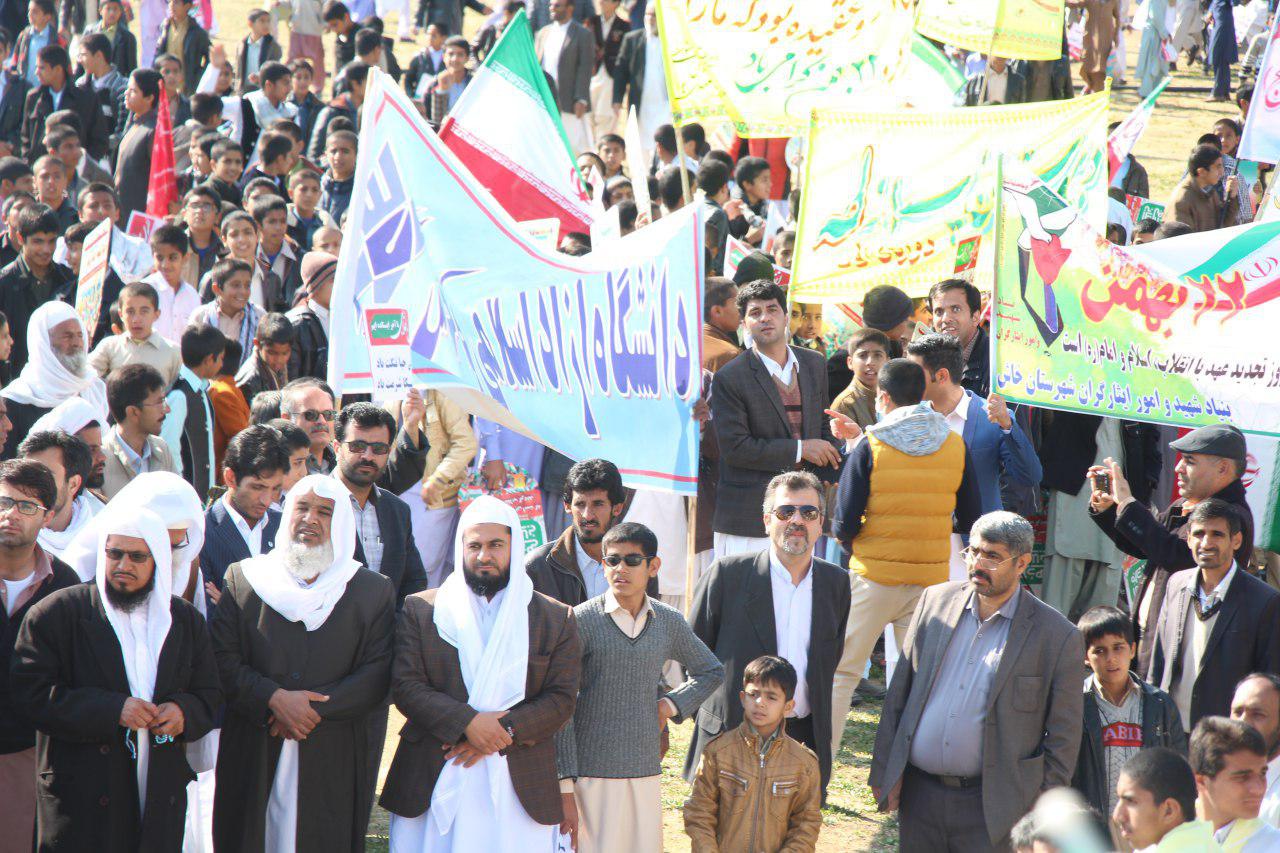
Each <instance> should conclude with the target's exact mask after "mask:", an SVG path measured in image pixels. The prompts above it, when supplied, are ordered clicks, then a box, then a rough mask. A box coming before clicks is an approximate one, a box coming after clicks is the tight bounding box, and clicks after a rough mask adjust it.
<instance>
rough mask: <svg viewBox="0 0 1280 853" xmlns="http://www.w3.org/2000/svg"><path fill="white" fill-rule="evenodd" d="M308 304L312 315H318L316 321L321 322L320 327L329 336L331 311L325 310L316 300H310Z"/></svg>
mask: <svg viewBox="0 0 1280 853" xmlns="http://www.w3.org/2000/svg"><path fill="white" fill-rule="evenodd" d="M307 304H308V305H310V306H311V313H312V314H315V315H316V319H318V320H319V321H320V326H321V327H322V328H323V329H324V333H325V334H326V335H327V334H329V309H328V308H325V307H324V306H323V305H321V304H320V303H319V302H316V301H315V300H314V299H308V300H307Z"/></svg>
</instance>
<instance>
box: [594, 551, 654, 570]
mask: <svg viewBox="0 0 1280 853" xmlns="http://www.w3.org/2000/svg"><path fill="white" fill-rule="evenodd" d="M651 559H653V558H652V557H646V556H645V555H644V554H610V555H609V556H607V557H605V558H604V561H603V562H604V564H605V565H606V566H608V567H609V568H611V569H616V568H617V567H618V566H620V565H622V564H623V563H626V564H627V568H629V569H634V568H636V567H638V566H641V565H643V564H645V563H647V562H649V561H650V560H651Z"/></svg>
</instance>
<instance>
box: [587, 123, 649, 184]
mask: <svg viewBox="0 0 1280 853" xmlns="http://www.w3.org/2000/svg"><path fill="white" fill-rule="evenodd" d="M596 153H597V154H599V155H600V162H601V163H604V179H605V180H606V181H607V180H608V179H609V178H612V177H615V176H617V175H623V174H625V171H624V169H623V167H624V166H625V165H626V163H627V142H626V140H625V139H623V138H622V137H621V136H619V135H618V134H616V133H606V134H605V135H604V136H601V137H600V144H599V145H597V146H596ZM641 177H642V178H643V177H644V176H643V175H641Z"/></svg>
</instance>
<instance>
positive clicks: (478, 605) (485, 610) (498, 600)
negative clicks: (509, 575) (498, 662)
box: [467, 589, 507, 646]
mask: <svg viewBox="0 0 1280 853" xmlns="http://www.w3.org/2000/svg"><path fill="white" fill-rule="evenodd" d="M506 594H507V591H506V589H500V590H498V592H497V593H496V594H495V595H494V596H493V598H485V597H484V596H482V595H476V594H475V593H474V592H472V591H471V590H467V595H468V596H470V598H471V609H472V611H473V612H474V613H475V614H476V627H477V628H479V629H480V638H481V639H482V640H484V644H485V645H486V646H487V645H489V635H490V634H492V633H493V623H494V622H496V621H498V610H499V609H501V607H502V599H503V598H504V597H506Z"/></svg>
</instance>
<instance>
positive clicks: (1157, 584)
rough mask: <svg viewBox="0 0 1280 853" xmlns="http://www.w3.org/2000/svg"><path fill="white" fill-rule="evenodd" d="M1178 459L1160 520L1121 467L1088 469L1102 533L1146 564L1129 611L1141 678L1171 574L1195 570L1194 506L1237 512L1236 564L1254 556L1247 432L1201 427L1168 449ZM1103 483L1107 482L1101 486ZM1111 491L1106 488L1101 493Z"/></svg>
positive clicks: (1096, 519)
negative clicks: (1211, 503)
mask: <svg viewBox="0 0 1280 853" xmlns="http://www.w3.org/2000/svg"><path fill="white" fill-rule="evenodd" d="M1169 447H1171V448H1172V449H1174V450H1176V451H1178V452H1179V453H1181V454H1182V457H1181V458H1180V459H1179V460H1178V464H1177V465H1176V466H1174V469H1173V470H1174V473H1175V474H1176V475H1177V479H1178V491H1179V493H1180V497H1178V499H1177V500H1175V501H1174V502H1173V503H1171V504H1170V505H1169V508H1168V509H1166V510H1164V511H1163V512H1161V513H1159V514H1154V513H1152V511H1151V509H1150V507H1147V506H1143V505H1142V504H1141V503H1139V502H1138V501H1137V500H1135V499H1134V497H1133V493H1132V491H1131V490H1130V488H1129V482H1128V481H1127V480H1126V479H1125V478H1124V473H1123V471H1122V470H1121V467H1120V465H1119V464H1118V463H1117V462H1116V461H1115V460H1114V459H1110V458H1108V459H1107V460H1106V461H1105V463H1104V464H1103V465H1099V466H1095V467H1093V468H1090V469H1089V478H1090V480H1091V481H1093V482H1094V491H1093V496H1092V498H1091V499H1090V501H1089V514H1090V515H1091V516H1093V520H1094V522H1095V523H1096V524H1097V525H1098V526H1099V527H1100V528H1102V531H1103V532H1104V533H1106V534H1107V536H1109V537H1111V540H1112V541H1113V542H1115V543H1116V545H1117V546H1118V547H1119V548H1120V550H1121V551H1124V552H1125V553H1126V554H1129V555H1130V556H1133V557H1137V558H1138V559H1141V560H1146V565H1145V566H1144V567H1143V572H1142V584H1141V586H1140V587H1139V589H1138V601H1137V604H1136V606H1135V607H1134V608H1133V634H1134V637H1136V638H1138V672H1139V673H1146V672H1147V671H1148V669H1149V668H1150V665H1151V649H1152V646H1153V642H1152V639H1153V638H1152V637H1149V636H1148V634H1147V632H1148V629H1150V630H1154V628H1155V625H1156V623H1157V622H1158V621H1159V619H1160V610H1161V607H1162V606H1163V604H1164V598H1165V586H1166V584H1167V583H1168V581H1169V576H1170V575H1171V574H1173V573H1174V572H1177V571H1181V570H1182V569H1190V568H1194V567H1195V565H1196V563H1195V559H1194V558H1193V557H1192V556H1191V549H1190V548H1189V547H1187V531H1186V524H1187V519H1188V518H1189V516H1190V514H1191V510H1192V509H1194V508H1195V506H1196V505H1197V504H1200V503H1203V502H1204V501H1206V500H1208V499H1210V498H1217V499H1218V500H1221V501H1226V502H1227V503H1229V504H1231V505H1232V506H1234V507H1235V508H1236V511H1237V512H1239V513H1240V523H1241V529H1242V533H1243V535H1242V536H1241V543H1240V547H1239V548H1237V549H1236V552H1235V556H1236V560H1237V561H1238V562H1239V563H1240V564H1242V565H1248V564H1249V558H1250V557H1251V556H1252V554H1253V513H1252V512H1250V510H1249V505H1248V504H1247V503H1246V502H1245V491H1244V483H1242V482H1241V481H1240V477H1241V475H1242V474H1244V463H1245V453H1246V450H1245V440H1244V433H1242V432H1241V431H1240V430H1238V429H1237V428H1236V427H1234V426H1231V425H1230V424H1214V425H1212V426H1206V427H1200V428H1199V429H1195V430H1192V431H1191V432H1189V433H1187V434H1186V435H1184V436H1183V437H1182V438H1179V439H1178V440H1177V441H1173V442H1170V443H1169ZM1104 477H1109V478H1110V483H1109V484H1108V483H1105V482H1102V479H1103V478H1104ZM1099 485H1104V486H1105V485H1110V489H1109V490H1103V489H1100V488H1098V486H1099Z"/></svg>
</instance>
